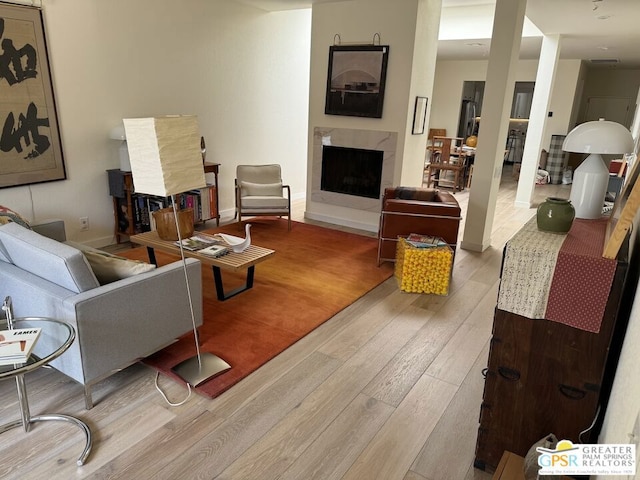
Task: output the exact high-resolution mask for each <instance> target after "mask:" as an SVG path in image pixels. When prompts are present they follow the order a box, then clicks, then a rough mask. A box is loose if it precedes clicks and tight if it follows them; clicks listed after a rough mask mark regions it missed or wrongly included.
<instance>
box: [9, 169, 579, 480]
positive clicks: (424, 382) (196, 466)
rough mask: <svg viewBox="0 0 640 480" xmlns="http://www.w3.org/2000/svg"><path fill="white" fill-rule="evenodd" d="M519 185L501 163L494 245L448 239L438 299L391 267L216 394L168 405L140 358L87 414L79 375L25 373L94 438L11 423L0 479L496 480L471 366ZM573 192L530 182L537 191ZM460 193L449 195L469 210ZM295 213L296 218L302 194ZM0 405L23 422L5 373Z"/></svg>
mask: <svg viewBox="0 0 640 480" xmlns="http://www.w3.org/2000/svg"><path fill="white" fill-rule="evenodd" d="M515 186H516V184H515V181H514V180H513V179H512V178H511V176H510V174H509V173H508V172H505V174H504V175H503V182H502V185H501V188H500V192H499V195H498V205H497V212H496V216H495V222H494V228H493V234H492V239H493V245H492V247H491V248H489V249H487V250H486V251H485V252H483V253H476V252H469V251H465V250H461V249H459V250H458V253H457V255H456V262H455V267H454V272H453V282H452V286H451V290H450V293H449V295H448V296H446V297H439V296H432V295H417V294H408V293H404V292H401V291H400V290H399V289H398V287H397V284H396V280H395V279H394V278H391V279H389V280H388V281H386V282H384V283H383V284H381V285H380V286H379V287H377V288H376V289H374V290H373V291H371V292H370V293H369V294H367V295H365V296H364V297H363V298H361V299H360V300H358V301H357V302H355V303H354V304H353V305H351V306H350V307H348V308H347V309H345V310H343V311H342V312H340V313H339V314H337V315H336V316H335V317H334V318H332V319H331V320H329V321H327V322H326V323H324V324H323V325H322V326H320V327H319V328H318V329H316V330H315V331H313V332H312V333H311V334H309V335H308V336H306V337H305V338H303V339H302V340H300V341H299V342H297V343H296V344H294V345H293V346H292V347H291V348H289V349H288V350H286V351H285V352H284V353H282V354H281V355H279V356H278V357H276V358H275V359H274V360H272V361H271V362H269V363H268V364H266V365H265V366H263V367H262V368H261V369H259V370H258V371H257V372H255V373H254V374H252V375H250V376H249V377H248V378H246V379H245V380H243V381H242V382H241V383H239V384H238V385H236V386H234V387H233V388H231V389H230V390H229V391H228V392H226V393H224V394H223V395H222V396H220V397H219V398H217V399H214V400H209V399H205V398H203V397H200V396H198V395H197V394H193V395H191V397H190V398H189V400H188V401H187V402H186V403H184V404H183V405H181V406H178V407H171V406H169V405H168V404H167V403H166V402H165V400H164V399H163V398H162V397H161V395H160V394H159V393H158V391H157V390H156V389H155V386H154V381H155V377H156V375H155V372H154V371H153V370H151V369H149V368H147V367H145V366H143V365H140V364H136V365H133V366H131V367H129V368H127V369H126V370H123V371H121V372H119V373H117V374H116V375H114V376H112V377H110V378H109V379H107V380H105V381H103V382H101V383H100V384H98V385H97V386H96V387H95V388H94V399H95V402H96V406H95V407H94V408H93V409H92V410H89V411H87V410H84V400H83V394H82V392H83V389H82V388H81V387H80V386H79V385H78V384H76V383H75V382H73V381H71V380H69V379H68V378H66V377H65V376H64V375H62V374H60V373H58V372H56V371H55V370H48V369H40V370H39V371H37V372H34V373H31V374H29V375H28V376H27V388H28V392H29V399H30V402H31V411H32V413H33V414H40V413H43V412H60V413H67V414H71V415H77V416H79V417H81V418H82V419H83V420H85V421H86V422H87V423H88V424H89V425H90V427H91V429H92V431H93V435H94V449H93V451H92V453H91V456H90V457H89V460H88V462H87V464H86V465H85V466H83V467H77V466H76V458H77V455H79V453H80V451H81V450H82V447H83V436H82V434H81V432H80V431H79V430H78V429H76V428H75V427H73V426H71V425H68V424H64V423H60V422H45V423H39V424H35V425H33V427H32V429H31V431H30V432H29V433H25V432H24V431H22V430H21V429H14V430H12V431H9V432H6V433H4V434H2V435H0V459H1V460H0V478H3V479H20V480H28V479H37V480H40V479H42V478H52V479H64V480H68V479H74V478H76V479H81V478H92V479H94V478H95V479H102V478H105V479H106V478H114V479H115V478H119V479H137V480H145V479H195V478H198V479H214V478H216V479H234V480H236V479H237V480H240V479H247V480H249V479H250V480H269V479H287V480H307V479H345V480H346V479H348V480H371V479H381V480H394V479H396V480H446V479H452V480H469V479H480V480H483V479H489V478H491V476H490V475H489V474H488V473H486V472H482V471H479V470H476V469H474V468H473V466H472V464H473V458H474V449H475V441H476V432H477V425H478V415H479V409H480V402H481V399H482V389H483V379H482V374H481V370H482V369H483V368H484V367H485V366H486V362H487V355H488V348H489V347H488V341H489V337H490V332H491V325H492V320H493V309H494V306H495V301H496V295H497V287H498V275H499V268H500V258H501V253H502V247H503V245H504V243H505V241H506V240H508V239H509V238H510V237H511V236H512V235H513V234H514V233H515V232H516V231H517V230H518V229H519V228H520V227H521V226H522V225H523V224H524V223H525V222H526V221H527V220H528V219H529V218H531V217H532V215H533V214H534V213H535V210H534V209H519V208H515V207H514V206H513V200H514V197H515ZM568 192H569V187H568V186H561V185H553V186H538V187H536V201H541V200H543V199H544V198H545V197H546V196H561V197H565V198H566V197H567V196H568ZM468 197H469V192H468V191H465V192H460V193H457V194H456V198H457V199H458V201H459V202H460V203H461V205H462V207H463V212H465V213H464V214H463V215H464V216H466V206H467V201H468ZM295 209H296V219H297V220H299V221H304V220H303V214H304V202H297V203H296V205H295ZM463 229H464V225H463V226H462V228H461V230H460V231H461V235H462V232H463V231H464V230H463ZM258 274H259V273H258ZM150 334H152V332H150ZM159 383H160V385H161V386H162V388H163V389H164V390H165V392H166V393H167V395H168V396H169V398H170V399H171V400H172V401H173V402H178V401H180V400H181V399H183V398H184V397H185V394H186V390H185V389H184V388H183V387H181V386H179V385H177V384H176V383H174V382H172V381H171V380H168V379H167V378H164V377H160V379H159ZM0 405H2V407H0V415H1V419H0V423H5V422H8V421H11V420H14V419H16V418H18V403H17V398H16V392H15V385H14V383H13V382H12V381H5V382H1V383H0Z"/></svg>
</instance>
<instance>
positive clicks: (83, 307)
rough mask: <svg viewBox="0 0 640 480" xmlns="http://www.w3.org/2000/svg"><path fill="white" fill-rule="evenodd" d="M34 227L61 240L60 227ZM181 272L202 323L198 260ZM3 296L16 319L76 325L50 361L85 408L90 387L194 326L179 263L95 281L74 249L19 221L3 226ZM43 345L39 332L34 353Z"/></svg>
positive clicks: (0, 277)
mask: <svg viewBox="0 0 640 480" xmlns="http://www.w3.org/2000/svg"><path fill="white" fill-rule="evenodd" d="M38 228H39V229H40V231H42V232H44V233H46V234H47V235H50V236H53V237H57V238H59V239H62V238H64V229H62V234H61V233H60V226H59V225H57V224H53V225H52V224H48V225H46V226H45V227H42V226H39V227H38ZM186 270H187V275H188V277H189V285H190V291H191V297H192V300H193V307H194V313H195V319H196V325H197V326H200V325H202V277H201V268H200V262H199V261H197V260H194V259H187V263H186ZM7 296H10V297H11V299H12V302H13V312H14V316H15V317H50V318H55V319H59V320H63V321H65V322H68V323H69V324H71V325H72V326H73V328H74V329H75V330H76V340H75V342H74V343H73V344H72V345H71V347H70V348H69V350H67V351H66V352H65V353H64V354H63V355H61V356H60V357H59V358H57V359H56V360H53V361H52V362H51V366H52V367H54V368H55V369H57V370H59V371H60V372H62V373H64V374H65V375H67V376H69V377H71V378H72V379H74V380H76V381H77V382H79V383H81V384H82V385H84V389H85V404H86V408H87V409H90V408H92V407H93V399H92V395H91V386H92V385H93V384H95V383H96V382H98V381H100V380H102V379H104V378H106V377H108V376H109V375H112V374H113V373H115V372H117V371H118V370H121V369H123V368H125V367H127V366H129V365H131V364H132V363H134V362H136V361H137V360H138V359H140V358H143V357H146V356H148V355H150V354H152V353H154V352H156V351H158V350H160V349H162V348H163V347H165V346H167V345H169V344H170V343H172V342H174V341H175V340H176V339H177V338H178V337H180V336H182V335H184V334H186V333H189V332H191V331H193V325H192V321H191V315H190V310H189V303H188V297H187V289H186V282H185V277H184V270H183V267H182V262H180V261H177V262H173V263H171V264H169V265H165V266H161V267H158V268H157V269H154V270H152V271H149V272H146V273H140V274H138V275H135V276H131V277H128V278H123V279H121V280H117V281H114V282H112V283H108V284H105V285H100V284H99V283H98V280H97V279H96V276H95V275H94V273H93V271H92V269H91V267H90V265H89V263H88V261H87V259H86V257H85V255H84V254H83V253H82V252H81V251H80V250H79V249H77V248H74V247H73V246H70V245H67V244H64V243H61V242H59V241H57V240H53V239H52V238H49V237H46V236H43V235H40V234H39V233H37V232H36V231H33V230H29V229H27V228H24V227H22V226H20V225H18V224H17V223H8V224H6V225H2V226H0V297H1V298H0V302H1V301H2V299H4V298H5V297H7ZM46 342H47V338H46V337H45V336H41V338H40V339H39V340H38V343H37V344H36V346H35V351H34V353H35V354H36V355H37V354H38V348H39V347H40V348H43V347H44V346H45V344H46ZM194 350H195V347H194Z"/></svg>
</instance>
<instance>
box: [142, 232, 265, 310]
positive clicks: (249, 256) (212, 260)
mask: <svg viewBox="0 0 640 480" xmlns="http://www.w3.org/2000/svg"><path fill="white" fill-rule="evenodd" d="M130 240H131V242H132V243H136V244H138V245H142V246H145V247H147V253H148V254H149V261H150V262H151V263H153V264H155V265H157V264H158V263H157V261H156V254H155V250H156V249H157V250H160V251H161V252H166V253H172V254H174V255H178V256H179V255H180V248H179V247H178V246H177V245H176V244H175V243H174V242H173V241H171V240H162V239H161V238H160V237H159V236H158V233H157V232H155V231H153V232H145V233H140V234H138V235H133V236H132V237H131V238H130ZM274 253H276V252H275V250H270V249H268V248H264V247H259V246H257V245H250V246H249V248H247V249H246V250H245V251H244V252H242V253H234V252H229V253H228V254H226V255H223V256H222V257H217V258H216V257H211V256H208V255H204V254H201V253H198V251H197V250H196V251H191V250H186V249H185V250H184V256H185V257H192V258H197V259H198V260H200V261H201V262H202V263H203V264H205V265H211V267H212V269H213V280H214V282H215V286H216V294H217V296H218V300H220V301H224V300H227V299H228V298H231V297H233V296H235V295H238V294H239V293H242V292H244V291H245V290H249V289H250V288H252V287H253V277H254V273H255V266H256V264H258V263H260V262H263V261H265V260H266V259H267V258H269V257H270V256H271V255H273V254H274ZM222 270H228V271H232V272H239V271H242V270H247V277H246V281H245V284H244V285H242V286H240V287H238V288H236V289H234V290H231V291H229V292H225V291H224V286H223V284H222Z"/></svg>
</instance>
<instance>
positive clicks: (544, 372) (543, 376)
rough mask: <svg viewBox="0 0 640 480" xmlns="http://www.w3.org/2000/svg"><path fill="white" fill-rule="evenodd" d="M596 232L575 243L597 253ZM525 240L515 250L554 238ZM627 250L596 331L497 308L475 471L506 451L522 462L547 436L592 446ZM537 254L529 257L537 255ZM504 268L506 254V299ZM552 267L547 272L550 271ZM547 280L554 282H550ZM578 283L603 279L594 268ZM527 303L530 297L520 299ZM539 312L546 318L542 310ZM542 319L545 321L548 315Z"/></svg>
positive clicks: (619, 329) (614, 348)
mask: <svg viewBox="0 0 640 480" xmlns="http://www.w3.org/2000/svg"><path fill="white" fill-rule="evenodd" d="M534 221H535V219H534ZM578 223H579V222H578ZM576 225H578V224H576V222H575V221H574V226H572V230H571V231H570V232H569V234H568V236H570V235H572V232H574V227H575V226H576ZM587 225H588V226H587V230H589V229H590V228H592V227H593V228H594V229H595V228H600V226H601V225H598V224H597V222H594V223H593V224H587ZM578 226H579V227H580V228H583V227H584V225H581V226H580V225H578ZM526 228H527V226H525V227H524V228H523V230H526ZM523 230H521V231H520V232H518V234H516V236H514V239H512V240H510V241H509V242H508V243H507V247H505V252H506V251H507V249H508V248H509V244H510V243H511V242H514V243H516V244H517V243H518V238H517V237H518V236H519V235H521V233H523ZM524 233H526V232H524ZM597 233H598V232H596V231H595V230H594V231H593V232H588V231H587V232H585V231H584V230H582V231H581V234H580V235H579V240H580V241H586V242H587V243H598V245H592V247H593V248H594V249H595V250H596V251H598V252H602V237H601V236H600V235H598V234H597ZM529 234H530V236H531V238H529V239H528V241H527V242H522V248H529V249H532V251H533V250H535V247H536V244H537V241H536V238H537V236H539V237H540V239H539V240H540V244H542V243H544V239H543V238H542V237H545V236H548V235H557V234H549V233H545V232H537V231H531V230H529ZM556 238H558V237H556ZM547 240H549V238H547ZM565 242H566V240H565ZM627 247H628V245H626V247H625V248H623V249H622V250H621V252H620V254H619V255H618V259H617V260H616V261H615V272H614V273H613V281H612V282H611V283H610V285H611V287H610V289H609V290H608V299H607V298H605V301H604V303H606V305H604V313H603V314H601V318H599V319H598V320H601V322H600V323H599V328H598V330H597V332H594V331H588V330H587V329H585V328H582V325H581V324H580V325H579V326H578V327H577V326H576V324H575V323H572V322H567V321H566V320H570V319H568V318H565V317H566V316H570V313H572V312H570V311H568V310H566V309H565V314H563V315H560V316H561V317H562V318H556V319H555V320H550V319H548V317H547V318H540V317H538V318H529V317H527V316H523V315H520V314H517V313H513V312H511V311H507V310H504V309H502V308H507V307H502V308H500V307H498V308H496V311H495V317H494V323H493V332H492V338H491V343H490V350H489V362H488V368H487V369H486V379H485V385H484V393H483V399H482V404H481V406H480V426H479V428H478V438H477V443H476V456H475V461H474V466H475V467H476V468H480V469H482V470H485V469H488V470H495V469H496V467H497V466H498V463H499V462H500V458H501V457H502V455H503V452H505V451H510V452H513V453H515V454H516V455H521V456H525V455H526V453H527V451H528V450H529V448H530V447H531V446H532V445H533V444H534V443H535V442H537V441H538V440H540V439H541V438H543V437H545V436H546V435H548V434H550V433H553V434H555V435H556V437H557V438H558V439H559V440H562V439H566V440H571V441H572V442H574V443H597V437H598V433H599V429H600V427H601V424H602V419H603V417H604V414H605V409H606V405H607V402H608V398H609V394H610V391H611V386H612V382H613V378H614V375H615V368H616V365H617V359H618V357H619V354H620V349H621V346H622V341H623V339H624V334H625V331H626V326H627V323H628V315H629V312H628V311H626V310H625V309H624V308H623V307H621V304H622V303H623V302H622V301H621V300H622V298H623V294H624V292H625V283H626V277H627V270H628V259H627V254H628V248H627ZM563 248H564V244H563ZM542 250H543V249H541V250H540V251H538V252H537V253H536V255H541V251H542ZM560 251H562V249H561V250H560ZM598 255H601V253H599V254H598ZM558 257H560V256H558ZM583 260H584V259H578V258H576V260H575V265H572V264H571V262H569V265H567V264H565V265H564V266H563V267H561V268H563V269H564V272H563V274H566V273H567V270H569V271H570V270H572V269H574V268H575V269H579V268H580V265H579V264H582V262H583ZM594 260H597V259H594ZM506 261H507V260H506V254H505V265H503V270H502V281H501V285H500V290H501V292H500V294H499V298H500V295H502V294H503V293H505V292H503V289H505V288H516V286H515V284H514V283H509V282H505V272H506V271H507V269H509V268H511V269H512V270H513V265H507V264H506ZM517 265H518V266H517V268H516V270H518V269H522V268H528V263H527V262H520V263H518V264H517ZM548 268H549V267H548V265H546V264H545V265H544V266H542V267H541V271H540V272H537V273H536V272H535V271H530V272H528V273H527V275H526V276H528V277H529V278H531V279H534V278H535V277H537V276H541V277H544V275H545V271H546V270H548ZM551 268H552V271H553V268H554V267H553V266H552V267H551ZM558 268H560V267H558ZM542 270H545V271H542ZM569 273H571V272H569ZM561 276H562V275H561ZM553 281H554V282H556V276H555V275H554V276H553ZM582 281H583V282H584V283H585V284H593V285H595V284H598V282H602V281H603V276H602V275H601V274H600V273H599V272H598V271H597V270H596V269H593V271H592V272H591V273H590V274H589V273H586V274H583V277H582ZM516 283H518V284H521V282H516ZM629 283H630V284H631V283H633V282H629ZM510 285H511V286H510ZM551 285H552V290H551V291H550V292H549V298H551V296H552V294H554V293H555V292H554V291H553V289H554V283H552V284H551ZM564 287H565V288H566V289H567V290H566V292H567V293H566V295H567V296H568V298H571V297H572V296H573V294H574V293H576V292H575V291H574V292H572V291H571V289H573V290H575V289H579V288H581V287H580V286H579V285H577V284H575V283H573V284H572V283H571V282H570V283H569V284H565V285H564ZM507 293H511V294H513V293H514V292H507ZM577 293H579V292H577ZM507 296H508V295H507ZM515 297H520V298H522V295H521V294H518V293H517V292H516V294H515ZM528 298H532V297H530V296H525V297H524V299H528ZM538 311H542V312H545V309H541V310H538ZM546 312H547V314H548V312H549V310H548V309H547V310H546ZM573 313H574V312H573Z"/></svg>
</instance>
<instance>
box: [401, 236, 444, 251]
mask: <svg viewBox="0 0 640 480" xmlns="http://www.w3.org/2000/svg"><path fill="white" fill-rule="evenodd" d="M407 242H409V243H410V244H411V245H413V246H414V247H416V248H433V247H444V246H445V245H447V242H445V241H444V240H443V239H442V238H440V237H434V236H432V235H422V234H420V233H411V234H410V235H409V236H408V237H407Z"/></svg>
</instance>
